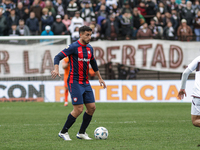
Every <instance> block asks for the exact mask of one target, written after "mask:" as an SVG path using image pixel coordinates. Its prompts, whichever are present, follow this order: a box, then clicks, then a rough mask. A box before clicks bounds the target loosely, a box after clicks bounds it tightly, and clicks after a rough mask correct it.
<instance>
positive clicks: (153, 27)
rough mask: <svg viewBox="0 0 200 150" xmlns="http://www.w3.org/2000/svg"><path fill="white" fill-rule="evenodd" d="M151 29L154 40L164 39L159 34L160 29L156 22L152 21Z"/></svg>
mask: <svg viewBox="0 0 200 150" xmlns="http://www.w3.org/2000/svg"><path fill="white" fill-rule="evenodd" d="M149 29H150V30H151V32H152V34H153V38H154V39H161V38H162V34H161V33H160V32H159V29H158V27H157V26H156V25H155V20H153V19H151V21H150V25H149Z"/></svg>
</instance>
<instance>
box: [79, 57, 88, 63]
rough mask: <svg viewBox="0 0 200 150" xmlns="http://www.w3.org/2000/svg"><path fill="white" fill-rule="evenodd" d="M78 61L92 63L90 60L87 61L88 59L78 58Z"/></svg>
mask: <svg viewBox="0 0 200 150" xmlns="http://www.w3.org/2000/svg"><path fill="white" fill-rule="evenodd" d="M78 61H86V62H88V61H90V59H86V58H78Z"/></svg>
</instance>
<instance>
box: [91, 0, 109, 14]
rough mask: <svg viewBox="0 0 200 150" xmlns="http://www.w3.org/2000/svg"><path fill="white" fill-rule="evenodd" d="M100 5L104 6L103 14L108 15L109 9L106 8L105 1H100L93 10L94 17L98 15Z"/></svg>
mask: <svg viewBox="0 0 200 150" xmlns="http://www.w3.org/2000/svg"><path fill="white" fill-rule="evenodd" d="M102 5H103V6H105V8H104V9H105V13H106V14H108V15H109V12H110V10H109V7H108V6H106V0H100V2H99V3H98V4H97V6H96V8H95V14H96V15H97V14H98V12H99V11H100V8H101V6H102Z"/></svg>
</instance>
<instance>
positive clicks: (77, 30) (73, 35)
mask: <svg viewBox="0 0 200 150" xmlns="http://www.w3.org/2000/svg"><path fill="white" fill-rule="evenodd" d="M78 39H79V27H75V30H74V32H73V33H72V42H75V41H77V40H78Z"/></svg>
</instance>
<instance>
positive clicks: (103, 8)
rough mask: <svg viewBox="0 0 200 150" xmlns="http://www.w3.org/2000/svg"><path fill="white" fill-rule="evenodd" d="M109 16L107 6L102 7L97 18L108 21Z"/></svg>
mask: <svg viewBox="0 0 200 150" xmlns="http://www.w3.org/2000/svg"><path fill="white" fill-rule="evenodd" d="M107 16H108V13H107V12H106V6H105V5H101V7H100V10H99V11H98V13H97V18H98V19H99V18H104V19H106V18H107Z"/></svg>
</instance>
